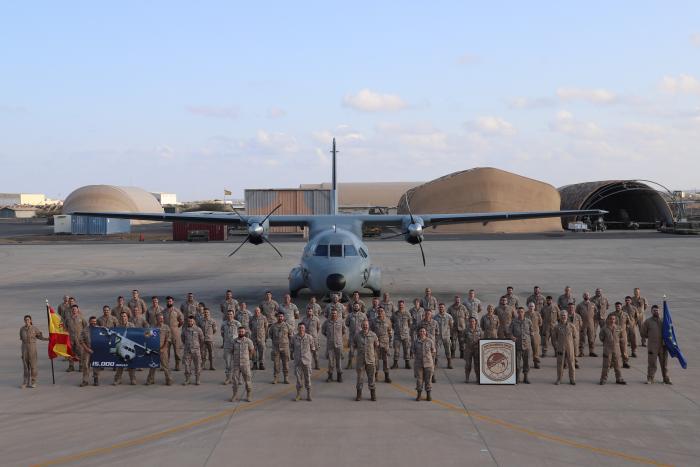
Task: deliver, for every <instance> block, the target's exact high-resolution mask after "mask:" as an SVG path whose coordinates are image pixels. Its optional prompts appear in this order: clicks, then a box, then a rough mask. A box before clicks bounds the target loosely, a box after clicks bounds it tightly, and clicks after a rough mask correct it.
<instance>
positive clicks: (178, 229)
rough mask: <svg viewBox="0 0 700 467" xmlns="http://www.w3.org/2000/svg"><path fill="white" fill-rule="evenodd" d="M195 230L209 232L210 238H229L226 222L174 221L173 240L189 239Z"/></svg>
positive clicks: (182, 240) (211, 239)
mask: <svg viewBox="0 0 700 467" xmlns="http://www.w3.org/2000/svg"><path fill="white" fill-rule="evenodd" d="M195 230H205V231H207V232H209V240H210V241H213V240H226V239H227V238H228V226H227V225H225V224H199V223H194V222H173V240H174V241H176V242H184V241H187V239H188V236H189V233H190V232H192V231H195Z"/></svg>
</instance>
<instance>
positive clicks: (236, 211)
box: [231, 208, 247, 222]
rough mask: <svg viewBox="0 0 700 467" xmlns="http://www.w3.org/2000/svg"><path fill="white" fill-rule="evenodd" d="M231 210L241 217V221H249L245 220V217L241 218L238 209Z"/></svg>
mask: <svg viewBox="0 0 700 467" xmlns="http://www.w3.org/2000/svg"><path fill="white" fill-rule="evenodd" d="M231 209H233V212H235V213H236V215H237V216H238V217H239V219H241V221H243V222H247V221H246V220H245V219H244V218H243V216H241V213H240V212H238V209H236V208H231Z"/></svg>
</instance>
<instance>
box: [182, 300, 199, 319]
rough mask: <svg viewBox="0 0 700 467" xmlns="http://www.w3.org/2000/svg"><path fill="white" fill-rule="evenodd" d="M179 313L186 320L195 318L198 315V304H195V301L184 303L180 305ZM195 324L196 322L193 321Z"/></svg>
mask: <svg viewBox="0 0 700 467" xmlns="http://www.w3.org/2000/svg"><path fill="white" fill-rule="evenodd" d="M180 312H181V313H182V314H183V315H184V316H185V318H187V317H188V316H195V317H196V316H197V315H199V314H200V313H199V303H197V300H194V301H192V302H185V303H183V304H182V305H180ZM195 324H196V320H195Z"/></svg>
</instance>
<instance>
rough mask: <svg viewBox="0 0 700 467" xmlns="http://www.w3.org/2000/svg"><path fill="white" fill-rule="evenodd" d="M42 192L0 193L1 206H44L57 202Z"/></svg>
mask: <svg viewBox="0 0 700 467" xmlns="http://www.w3.org/2000/svg"><path fill="white" fill-rule="evenodd" d="M57 203H59V201H56V200H52V199H49V198H47V197H46V195H44V194H41V193H0V206H44V205H47V204H57Z"/></svg>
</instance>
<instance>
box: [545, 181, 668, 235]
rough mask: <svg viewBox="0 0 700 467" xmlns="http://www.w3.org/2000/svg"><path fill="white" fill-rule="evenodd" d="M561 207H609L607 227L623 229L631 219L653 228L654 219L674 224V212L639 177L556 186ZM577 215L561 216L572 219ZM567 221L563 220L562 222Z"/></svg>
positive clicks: (606, 209) (654, 225)
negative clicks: (635, 178)
mask: <svg viewBox="0 0 700 467" xmlns="http://www.w3.org/2000/svg"><path fill="white" fill-rule="evenodd" d="M559 194H560V196H561V208H562V209H603V210H605V211H608V214H606V215H605V223H606V225H607V227H608V228H613V229H615V228H617V229H624V228H628V227H629V226H630V223H636V224H638V225H639V227H640V228H655V227H656V223H657V222H658V223H665V224H666V225H672V224H673V213H672V211H671V207H670V206H669V204H668V202H667V200H666V198H665V196H664V195H662V194H661V193H660V192H659V191H658V190H655V189H653V188H651V187H650V186H649V185H647V184H646V183H643V182H641V181H638V180H603V181H599V182H587V183H577V184H574V185H566V186H563V187H561V188H559ZM576 220H580V219H578V218H563V219H562V222H564V223H565V222H573V221H576ZM564 225H566V224H564Z"/></svg>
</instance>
